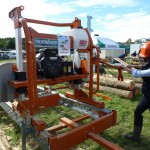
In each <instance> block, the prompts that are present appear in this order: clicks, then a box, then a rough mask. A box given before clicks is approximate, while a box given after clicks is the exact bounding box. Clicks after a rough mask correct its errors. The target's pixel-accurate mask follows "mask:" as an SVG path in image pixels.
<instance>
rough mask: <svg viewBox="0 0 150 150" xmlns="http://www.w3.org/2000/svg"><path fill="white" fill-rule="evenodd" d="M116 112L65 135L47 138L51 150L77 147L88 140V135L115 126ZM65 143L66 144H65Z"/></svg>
mask: <svg viewBox="0 0 150 150" xmlns="http://www.w3.org/2000/svg"><path fill="white" fill-rule="evenodd" d="M115 119H116V111H112V113H110V114H107V115H105V116H102V117H101V118H99V119H96V120H94V121H92V122H89V123H87V124H85V125H82V126H79V127H77V128H74V129H72V130H71V131H68V132H67V133H64V134H61V135H57V136H55V137H50V138H49V143H50V145H51V149H52V150H58V149H59V150H66V149H69V148H71V147H73V146H74V145H77V144H79V143H81V142H83V141H85V140H86V139H88V138H89V135H88V134H89V133H90V132H93V133H95V134H97V133H101V132H102V131H104V130H105V129H108V128H109V127H111V126H113V125H115V124H116V120H115ZM66 142H67V144H66Z"/></svg>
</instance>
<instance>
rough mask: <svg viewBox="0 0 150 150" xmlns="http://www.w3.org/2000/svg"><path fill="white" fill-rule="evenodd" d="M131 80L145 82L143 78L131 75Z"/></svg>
mask: <svg viewBox="0 0 150 150" xmlns="http://www.w3.org/2000/svg"><path fill="white" fill-rule="evenodd" d="M126 79H128V78H126ZM131 80H133V81H134V82H135V83H142V82H143V80H142V78H136V77H131Z"/></svg>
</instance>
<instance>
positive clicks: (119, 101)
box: [0, 89, 150, 150]
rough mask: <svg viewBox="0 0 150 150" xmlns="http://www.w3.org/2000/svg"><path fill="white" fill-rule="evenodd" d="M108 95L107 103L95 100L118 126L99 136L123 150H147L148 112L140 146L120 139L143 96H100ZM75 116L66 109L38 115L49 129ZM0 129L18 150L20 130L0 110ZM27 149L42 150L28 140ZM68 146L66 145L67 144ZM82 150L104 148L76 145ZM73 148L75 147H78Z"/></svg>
mask: <svg viewBox="0 0 150 150" xmlns="http://www.w3.org/2000/svg"><path fill="white" fill-rule="evenodd" d="M66 91H68V89H64V90H60V92H61V93H63V92H66ZM103 94H105V95H107V96H110V97H112V100H110V101H106V100H104V99H102V98H100V97H95V99H96V100H98V101H103V102H104V103H105V108H109V109H111V110H116V111H117V124H116V126H114V127H111V128H109V129H108V130H105V131H104V132H103V133H101V134H100V136H102V137H104V138H106V139H107V140H109V141H111V142H112V143H115V144H118V145H119V146H120V147H122V148H124V149H126V150H150V113H149V111H148V110H147V111H146V112H145V113H144V114H143V115H144V124H143V130H142V136H141V143H140V144H137V143H136V142H132V141H129V140H127V139H125V138H124V137H123V135H124V134H125V133H128V132H131V131H132V128H133V113H134V109H135V107H136V106H137V104H138V102H139V101H140V99H141V97H142V95H141V93H140V94H139V95H137V96H136V97H134V99H132V100H129V99H125V98H120V97H119V96H116V95H112V94H109V93H103ZM77 115H78V113H76V112H74V111H71V110H70V109H68V108H64V107H61V106H60V107H57V108H52V109H48V110H46V111H44V113H41V114H39V117H41V118H43V119H44V120H45V121H46V122H47V124H48V126H52V125H53V124H57V123H58V121H59V118H61V117H63V116H66V117H68V118H69V117H76V116H77ZM0 128H1V129H3V130H4V131H5V133H6V135H7V136H9V138H10V140H9V141H10V144H11V146H12V147H13V149H14V150H15V149H16V150H17V149H18V150H21V131H20V128H19V127H18V126H17V125H16V124H15V123H14V122H13V121H11V119H10V118H9V117H7V114H6V113H5V112H4V111H3V110H2V109H0ZM27 143H28V146H27V147H28V148H27V149H28V150H41V149H40V147H39V146H38V145H37V144H36V143H35V142H34V141H33V140H32V138H30V137H29V138H28V139H27ZM66 144H67V143H66ZM77 147H78V148H82V149H83V150H103V149H104V148H103V147H101V146H100V145H98V144H97V143H95V142H93V141H91V140H87V141H85V142H84V143H81V144H80V145H78V146H77ZM77 147H76V148H77Z"/></svg>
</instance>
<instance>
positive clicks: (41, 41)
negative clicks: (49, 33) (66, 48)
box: [34, 38, 58, 48]
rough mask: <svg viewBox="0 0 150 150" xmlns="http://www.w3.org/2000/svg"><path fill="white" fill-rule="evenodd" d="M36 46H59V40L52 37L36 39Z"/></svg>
mask: <svg viewBox="0 0 150 150" xmlns="http://www.w3.org/2000/svg"><path fill="white" fill-rule="evenodd" d="M34 44H35V47H48V48H58V41H57V40H52V39H41V38H35V39H34Z"/></svg>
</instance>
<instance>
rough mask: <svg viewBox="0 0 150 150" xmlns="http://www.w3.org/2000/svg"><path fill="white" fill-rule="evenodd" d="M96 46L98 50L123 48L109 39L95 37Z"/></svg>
mask: <svg viewBox="0 0 150 150" xmlns="http://www.w3.org/2000/svg"><path fill="white" fill-rule="evenodd" d="M97 42H98V46H99V47H100V48H107V49H120V48H123V47H122V46H120V45H119V44H118V43H116V42H114V41H113V40H111V39H109V38H102V37H97Z"/></svg>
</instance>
